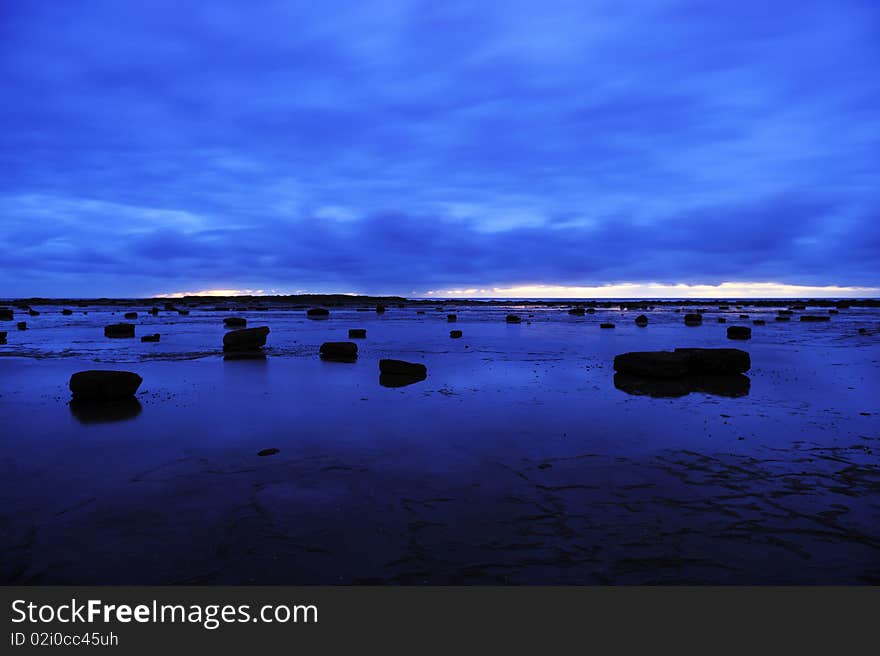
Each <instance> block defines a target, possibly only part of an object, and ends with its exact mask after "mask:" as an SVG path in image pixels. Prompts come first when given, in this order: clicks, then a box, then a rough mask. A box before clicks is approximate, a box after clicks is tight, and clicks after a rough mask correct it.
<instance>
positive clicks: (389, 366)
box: [379, 359, 428, 378]
mask: <svg viewBox="0 0 880 656" xmlns="http://www.w3.org/2000/svg"><path fill="white" fill-rule="evenodd" d="M379 371H380V372H381V373H383V374H389V375H392V376H421V377H422V378H424V377H426V376H427V375H428V368H427V367H426V366H425V365H423V364H421V363H418V362H406V361H404V360H390V359H385V360H379Z"/></svg>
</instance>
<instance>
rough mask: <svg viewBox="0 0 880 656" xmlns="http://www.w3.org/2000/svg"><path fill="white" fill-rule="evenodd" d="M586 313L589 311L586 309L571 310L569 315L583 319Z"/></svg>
mask: <svg viewBox="0 0 880 656" xmlns="http://www.w3.org/2000/svg"><path fill="white" fill-rule="evenodd" d="M586 312H587V310H586V309H585V308H582V307H578V308H571V309H570V310H569V311H568V313H569V314H570V315H572V316H575V317H582V316H584V314H586Z"/></svg>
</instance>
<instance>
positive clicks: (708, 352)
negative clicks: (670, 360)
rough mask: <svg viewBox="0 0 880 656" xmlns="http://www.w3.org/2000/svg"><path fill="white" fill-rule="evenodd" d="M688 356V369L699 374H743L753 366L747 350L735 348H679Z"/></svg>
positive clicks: (679, 351)
mask: <svg viewBox="0 0 880 656" xmlns="http://www.w3.org/2000/svg"><path fill="white" fill-rule="evenodd" d="M675 352H676V353H682V354H684V355H685V356H687V358H688V370H689V371H690V372H691V373H697V374H713V375H727V374H742V373H745V372H747V371H748V370H749V369H750V368H751V366H752V360H751V358H750V357H749V354H748V353H747V352H746V351H741V350H740V349H733V348H677V349H675Z"/></svg>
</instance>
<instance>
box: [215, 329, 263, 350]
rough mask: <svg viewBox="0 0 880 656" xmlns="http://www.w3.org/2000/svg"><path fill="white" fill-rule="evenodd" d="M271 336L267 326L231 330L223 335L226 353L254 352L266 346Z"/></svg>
mask: <svg viewBox="0 0 880 656" xmlns="http://www.w3.org/2000/svg"><path fill="white" fill-rule="evenodd" d="M268 335H269V328H268V327H267V326H260V327H257V328H242V329H241V330H230V331H229V332H228V333H226V334H225V335H223V350H224V351H227V352H228V351H254V350H257V349H260V348H262V347H263V346H265V345H266V338H267V337H268Z"/></svg>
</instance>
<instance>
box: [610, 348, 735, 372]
mask: <svg viewBox="0 0 880 656" xmlns="http://www.w3.org/2000/svg"><path fill="white" fill-rule="evenodd" d="M750 367H751V359H750V358H749V354H748V353H746V352H745V351H741V350H739V349H729V348H717V349H715V348H679V349H675V351H636V352H632V353H622V354H621V355H618V356H617V357H615V358H614V370H615V371H618V372H620V373H627V374H633V375H637V376H645V377H648V378H682V377H684V376H688V375H693V374H712V375H727V374H741V373H744V372H746V371H748V370H749V368H750Z"/></svg>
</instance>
